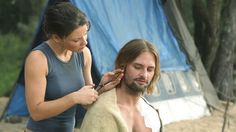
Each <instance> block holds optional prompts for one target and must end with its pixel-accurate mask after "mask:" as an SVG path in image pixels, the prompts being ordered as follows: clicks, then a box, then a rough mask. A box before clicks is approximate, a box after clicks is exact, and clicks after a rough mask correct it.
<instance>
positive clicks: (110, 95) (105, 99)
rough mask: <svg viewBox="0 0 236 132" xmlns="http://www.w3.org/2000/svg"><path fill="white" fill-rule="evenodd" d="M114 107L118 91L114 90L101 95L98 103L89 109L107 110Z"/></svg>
mask: <svg viewBox="0 0 236 132" xmlns="http://www.w3.org/2000/svg"><path fill="white" fill-rule="evenodd" d="M114 105H116V91H115V89H112V90H109V91H107V92H105V93H102V94H101V95H99V97H98V99H97V101H96V102H94V104H92V105H91V106H90V108H89V109H107V108H109V107H113V106H114Z"/></svg>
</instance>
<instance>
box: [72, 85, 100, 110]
mask: <svg viewBox="0 0 236 132" xmlns="http://www.w3.org/2000/svg"><path fill="white" fill-rule="evenodd" d="M97 98H98V92H97V91H96V90H94V85H87V86H84V87H82V88H81V89H80V90H78V91H76V92H74V100H75V101H76V103H77V104H81V105H89V104H92V103H93V102H94V101H96V100H97Z"/></svg>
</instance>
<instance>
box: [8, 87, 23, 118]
mask: <svg viewBox="0 0 236 132" xmlns="http://www.w3.org/2000/svg"><path fill="white" fill-rule="evenodd" d="M14 92H15V93H14V94H13V95H12V98H11V101H10V104H9V106H8V109H7V111H6V114H5V116H8V115H15V116H28V110H27V109H25V108H27V106H26V102H25V96H24V95H25V89H24V86H23V85H21V84H17V85H16V91H14Z"/></svg>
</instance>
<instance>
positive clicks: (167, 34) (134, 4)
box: [71, 0, 190, 74]
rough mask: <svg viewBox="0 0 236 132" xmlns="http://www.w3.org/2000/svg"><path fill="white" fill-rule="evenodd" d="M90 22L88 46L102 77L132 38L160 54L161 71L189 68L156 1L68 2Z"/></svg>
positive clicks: (81, 0) (83, 0)
mask: <svg viewBox="0 0 236 132" xmlns="http://www.w3.org/2000/svg"><path fill="white" fill-rule="evenodd" d="M71 2H72V3H73V4H75V5H76V6H77V7H79V8H80V9H81V10H82V11H84V12H85V13H86V14H87V16H88V18H89V19H90V21H91V25H92V26H91V29H90V31H89V36H88V40H89V46H90V49H91V51H92V55H93V62H94V63H95V66H96V68H97V69H98V71H99V72H100V73H101V74H103V73H104V72H106V71H109V70H112V69H113V67H114V65H113V64H114V59H115V57H116V55H117V53H118V51H119V49H120V48H121V47H122V46H123V45H124V44H125V43H126V42H128V41H129V40H131V39H133V38H144V39H146V40H149V41H151V42H152V43H154V44H155V45H156V47H157V48H158V49H159V51H160V58H161V70H162V71H176V70H187V69H189V68H190V66H189V65H188V64H187V59H186V56H185V55H184V53H183V52H182V51H181V50H180V47H179V44H178V42H177V40H176V38H175V36H174V34H173V32H172V30H171V28H170V26H169V23H168V22H167V18H166V16H165V14H164V10H163V7H162V5H161V2H160V1H159V0H71Z"/></svg>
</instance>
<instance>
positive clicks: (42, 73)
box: [25, 2, 122, 132]
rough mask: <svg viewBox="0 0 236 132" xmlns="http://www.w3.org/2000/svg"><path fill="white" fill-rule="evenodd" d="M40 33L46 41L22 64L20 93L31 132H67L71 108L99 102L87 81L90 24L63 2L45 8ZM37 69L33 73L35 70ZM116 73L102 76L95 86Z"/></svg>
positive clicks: (72, 121)
mask: <svg viewBox="0 0 236 132" xmlns="http://www.w3.org/2000/svg"><path fill="white" fill-rule="evenodd" d="M44 19H45V20H44V30H45V33H46V35H47V36H48V40H47V41H45V42H43V43H42V44H40V45H39V46H37V47H36V48H34V49H33V50H32V51H31V52H30V54H29V55H28V56H27V59H26V63H25V88H26V89H25V92H26V93H25V94H26V102H27V106H28V110H29V113H30V118H29V121H28V123H27V130H29V131H33V132H38V131H39V132H54V131H55V132H72V131H73V129H74V124H75V113H76V112H75V111H76V105H77V104H81V105H89V104H92V103H93V102H94V101H96V99H97V98H98V92H97V91H96V90H94V85H93V81H92V77H91V63H92V62H91V61H92V59H91V53H90V50H89V49H88V48H87V47H86V45H87V32H88V30H89V26H90V25H89V21H88V20H87V18H86V15H85V14H84V13H83V12H81V11H80V10H79V9H78V8H76V7H74V6H73V5H72V4H70V3H68V2H62V3H58V4H56V5H54V6H52V7H50V8H49V9H48V10H47V11H46V14H45V18H44ZM36 67H37V68H36ZM116 72H122V71H121V70H115V71H114V72H109V73H106V74H105V75H104V76H103V78H102V80H101V82H100V84H104V83H106V82H107V81H108V80H109V79H111V78H112V77H113V76H114V74H115V73H116ZM121 77H122V75H120V76H119V77H118V78H117V79H116V80H113V81H112V82H111V83H108V84H107V85H105V86H104V87H103V88H102V89H101V90H100V91H99V93H100V92H101V91H106V90H109V89H110V88H112V87H114V86H115V85H116V84H118V83H119V81H120V79H121Z"/></svg>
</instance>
